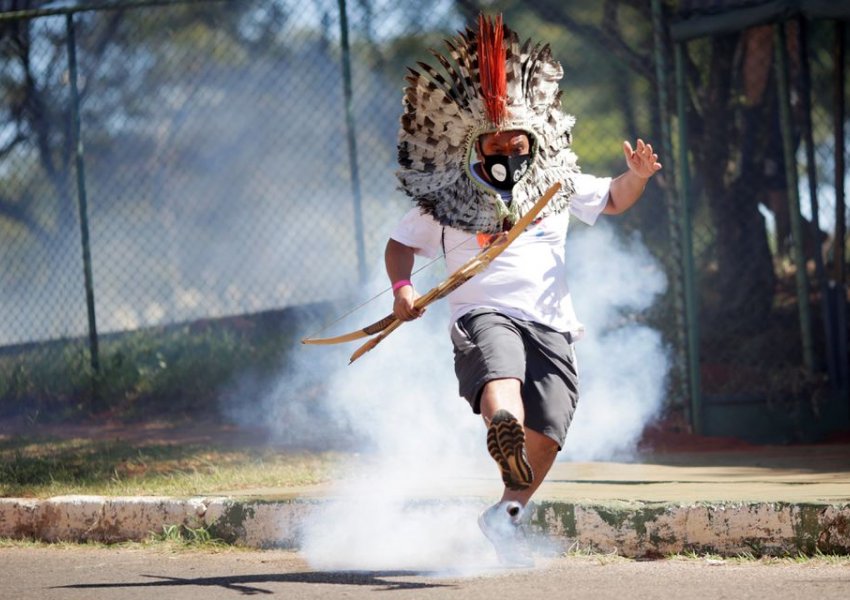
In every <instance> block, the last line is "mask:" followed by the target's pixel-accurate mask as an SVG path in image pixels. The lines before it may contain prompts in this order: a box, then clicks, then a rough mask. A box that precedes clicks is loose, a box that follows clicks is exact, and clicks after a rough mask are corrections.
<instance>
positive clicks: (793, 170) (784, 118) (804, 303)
mask: <svg viewBox="0 0 850 600" xmlns="http://www.w3.org/2000/svg"><path fill="white" fill-rule="evenodd" d="M773 31H774V45H775V46H776V61H775V64H776V84H777V91H778V93H779V118H780V129H781V130H782V149H783V154H784V156H785V182H786V187H787V188H788V190H787V193H788V210H789V212H790V217H791V237H792V238H793V242H794V264H795V266H796V271H797V272H796V278H795V279H796V283H797V307H798V311H797V312H798V313H799V316H800V335H801V337H802V342H803V365H804V366H805V368H806V371H807V372H808V373H814V371H815V352H814V348H815V343H814V338H813V337H812V319H811V311H810V309H809V281H808V280H809V278H808V275H807V273H806V257H805V255H804V254H803V224H802V216H801V215H800V194H799V190H798V183H797V160H796V157H795V156H794V147H793V145H792V141H791V138H792V137H793V136H792V129H793V124H792V122H791V100H790V95H789V90H790V86H789V82H788V46H787V44H786V36H785V23H777V24H776V25H774V29H773Z"/></svg>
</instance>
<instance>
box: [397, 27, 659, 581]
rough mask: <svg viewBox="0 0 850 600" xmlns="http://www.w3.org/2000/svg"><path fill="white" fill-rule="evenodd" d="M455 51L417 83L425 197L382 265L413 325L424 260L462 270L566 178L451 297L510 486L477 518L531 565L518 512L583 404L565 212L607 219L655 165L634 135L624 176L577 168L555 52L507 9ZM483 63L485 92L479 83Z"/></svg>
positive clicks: (416, 145)
mask: <svg viewBox="0 0 850 600" xmlns="http://www.w3.org/2000/svg"><path fill="white" fill-rule="evenodd" d="M448 45H449V48H450V51H451V52H450V58H451V59H452V60H453V61H454V64H452V63H451V62H450V61H449V60H448V59H445V60H440V62H441V64H442V65H443V67H444V68H445V69H446V70H447V72H448V78H446V77H445V76H443V75H441V74H437V73H436V71H434V70H432V69H429V68H428V67H427V65H423V64H421V63H420V66H421V67H422V69H423V71H424V73H425V75H423V74H421V73H420V72H418V71H413V70H411V72H412V74H413V75H412V76H411V77H408V82H409V83H410V86H409V87H408V88H407V90H406V94H405V107H406V111H405V115H404V116H403V117H402V130H401V132H400V135H399V161H400V163H401V166H402V169H401V170H400V171H399V174H398V175H399V179H400V180H401V182H402V188H403V189H405V191H407V192H408V193H409V194H410V195H411V196H413V197H414V198H415V200H416V201H417V204H418V207H416V208H413V209H411V210H410V211H409V212H408V213H407V214H406V215H405V216H404V218H403V219H402V221H401V222H400V223H399V225H398V226H397V227H396V229H395V230H394V231H393V232H392V234H391V237H390V240H389V241H388V243H387V247H386V253H385V261H386V268H387V274H388V275H389V278H390V280H391V282H392V287H393V292H394V296H395V300H394V305H393V312H394V314H395V315H396V317H398V318H399V319H400V320H404V321H408V320H411V319H415V318H417V317H419V316H421V314H422V311H419V310H417V309H416V308H415V306H414V302H415V300H416V298H417V297H418V295H417V293H416V291H415V290H414V288H413V285H412V284H411V282H410V274H411V269H412V267H413V262H414V255H415V254H422V255H425V256H436V255H438V254H440V253H443V254H444V255H445V258H446V262H447V267H448V270H449V271H450V272H451V271H454V270H455V269H457V268H458V267H459V266H461V265H462V264H464V263H465V262H466V261H467V260H468V259H469V258H470V257H472V256H474V255H475V254H477V253H478V252H480V251H481V248H482V247H484V246H486V245H487V244H488V243H491V242H492V241H493V240H494V239H495V238H498V236H499V234H500V232H502V231H505V230H507V229H508V228H509V227H510V226H511V225H512V223H513V222H515V221H516V219H517V218H518V217H519V216H520V215H521V214H524V213H525V212H526V211H527V210H528V208H529V206H530V205H531V204H533V202H534V200H536V198H537V197H539V196H540V195H542V193H541V190H542V189H544V188H545V187H548V185H550V184H551V183H553V182H555V181H559V182H562V184H563V191H562V192H561V193H560V194H559V195H556V197H555V198H554V199H553V201H551V202H550V205H549V206H547V208H546V210H544V211H543V212H542V213H541V215H542V216H541V218H539V219H538V220H537V221H535V223H533V224H532V225H531V226H530V227H529V228H528V229H527V230H526V231H525V232H523V233H522V234H521V235H520V236H519V237H518V238H517V239H516V240H515V241H514V242H513V243H512V244H511V245H510V246H508V247H507V248H506V249H505V250H504V251H503V252H502V254H500V255H499V257H498V258H496V259H495V260H494V261H493V262H492V263H491V264H490V266H489V267H488V268H487V269H486V270H485V271H484V272H483V273H481V274H479V275H477V276H475V277H474V278H472V279H471V280H469V281H468V282H466V283H465V284H464V285H462V286H461V287H460V288H458V289H457V290H455V291H454V292H452V293H451V294H450V295H449V297H448V299H449V303H450V307H451V311H452V317H451V320H452V327H451V339H452V343H453V345H454V354H455V372H456V374H457V377H458V381H459V388H460V394H461V395H462V396H463V397H464V398H465V399H466V400H467V401H468V402H469V404H470V406H471V408H472V410H473V412H475V413H476V414H479V413H480V414H481V415H482V417H483V418H484V422H485V424H486V425H487V427H488V431H487V449H488V451H489V452H490V454H491V456H492V457H493V459H494V460H495V461H496V463H497V464H498V466H499V469H500V471H501V475H502V480H503V482H504V484H505V489H504V493H503V494H502V498H501V501H500V502H499V503H497V504H495V505H494V506H492V507H491V508H489V509H488V510H486V511H485V512H484V513H482V515H481V517H480V518H479V525H480V526H481V529H482V531H483V532H484V533H485V535H486V536H487V537H488V538H489V539H490V541H491V542H492V543H493V544H494V546H495V548H496V551H497V554H498V555H499V558H500V559H501V560H502V562H503V563H505V564H510V565H520V566H522V565H530V564H533V562H532V560H531V556H530V553H529V552H528V549H527V547H526V546H525V545H524V544H523V537H522V535H521V531H520V528H519V524H520V520H521V518H522V511H523V508H524V507H525V506H526V505H527V503H528V501H529V500H530V498H531V497H532V495H533V494H534V492H535V491H536V490H537V488H538V487H539V486H540V484H541V483H542V481H543V479H544V478H545V476H546V474H547V473H548V471H549V469H550V468H551V466H552V464H553V462H554V460H555V457H556V455H557V453H558V451H559V450H560V449H561V447H562V446H563V444H564V440H565V438H566V433H567V429H568V427H569V424H570V421H571V420H572V416H573V412H574V410H575V407H576V403H577V401H578V375H577V372H576V367H575V359H574V354H573V347H572V344H573V342H574V341H575V340H576V339H577V338H578V337H579V336H580V335H581V334H582V332H583V330H582V327H581V324H580V323H579V322H578V320H577V319H576V316H575V312H574V310H573V307H572V302H571V299H570V294H569V289H568V287H567V282H566V268H565V260H564V259H565V243H566V234H567V227H568V224H569V217H570V214H573V215H575V216H577V217H578V218H579V219H581V220H582V221H584V222H586V223H588V224H590V225H592V224H593V223H594V222H595V220H596V218H597V217H598V215H599V214H600V213H604V214H618V213H621V212H623V211H625V210H627V209H629V208H630V207H631V206H632V205H633V204H634V203H635V202H636V201H637V200H638V198H639V197H640V196H641V194H642V193H643V190H644V187H645V186H646V182H647V181H648V179H649V178H650V177H651V176H652V175H653V174H654V173H656V172H657V171H658V170H659V169H660V168H661V165H660V164H659V163H658V160H657V159H658V157H657V155H656V154H654V153H653V151H652V147H651V146H650V145H649V144H645V143H644V142H643V141H642V140H638V141H637V145H636V147H635V148H634V149H632V146H631V144H630V143H629V142H624V144H623V149H624V153H625V156H626V162H627V165H628V170H626V171H625V172H624V173H623V174H622V175H620V176H619V177H617V178H615V179H613V180H612V179H610V178H596V177H592V176H588V175H582V174H580V173H579V172H578V169H577V167H576V165H575V156H574V155H573V154H572V152H571V151H570V150H569V142H570V137H569V131H570V127H571V125H572V119H571V118H569V117H567V116H566V115H564V114H563V113H561V112H560V109H559V107H560V100H559V94H558V91H557V85H554V86H553V85H552V83H553V82H557V80H559V79H560V78H561V76H562V73H563V71H562V70H561V68H560V65H559V64H558V63H556V62H555V61H553V60H552V59H551V56H549V54H548V49H547V48H544V49H543V50H540V48H539V47H537V48H535V50H536V51H537V52H536V53H535V52H534V51H532V52H528V48H529V47H530V45H529V44H526V45H525V47H524V48H523V49H522V50H520V49H519V43H518V40H517V38H516V34H514V33H513V32H512V31H511V30H510V29H508V28H507V27H504V26H503V25H502V23H501V20H500V19H497V20H496V21H495V23H494V22H491V21H490V20H488V19H485V18H483V17H482V18H479V29H478V32H477V35H476V33H475V32H472V31H469V30H468V31H467V33H466V35H463V36H461V37H460V38H459V39H457V40H456V41H454V42H453V43H452V42H449V43H448ZM439 59H440V56H439V55H438V60H439ZM476 70H477V71H478V73H477V75H478V77H479V78H480V86H475V85H470V80H471V79H472V78H473V77H474V75H475V73H476ZM426 75H427V76H426ZM460 90H465V91H464V92H463V93H461V92H460ZM476 108H477V110H476ZM473 155H474V157H475V160H473V159H472V156H473Z"/></svg>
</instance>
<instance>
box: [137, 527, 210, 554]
mask: <svg viewBox="0 0 850 600" xmlns="http://www.w3.org/2000/svg"><path fill="white" fill-rule="evenodd" d="M151 541H153V542H167V543H169V544H176V545H178V546H185V547H189V548H205V549H210V548H212V549H215V548H219V547H222V546H225V545H226V544H225V542H224V540H221V539H218V538H216V537H213V535H212V534H211V533H210V532H209V531H208V530H207V529H206V528H204V527H198V528H197V529H193V528H191V527H187V526H186V525H164V526H163V528H162V532H161V533H159V534H151Z"/></svg>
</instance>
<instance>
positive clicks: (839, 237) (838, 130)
mask: <svg viewBox="0 0 850 600" xmlns="http://www.w3.org/2000/svg"><path fill="white" fill-rule="evenodd" d="M846 28H847V23H846V22H844V21H836V22H835V48H834V52H833V63H834V67H833V68H834V71H835V75H834V76H835V84H834V97H833V105H834V106H833V119H834V123H835V154H834V157H835V289H834V297H835V321H836V326H835V330H836V331H837V332H838V334H837V335H838V338H837V340H836V341H837V347H836V354H837V358H836V360H837V362H838V381H839V390H840V393H841V395H842V396H843V397H844V399H845V401H848V402H850V393H848V391H850V390H848V387H849V386H848V384H850V381H848V365H850V360H848V351H847V269H846V263H845V261H846V260H847V258H846V251H845V248H846V245H845V244H846V239H847V221H846V219H847V217H846V215H847V203H846V199H845V192H846V190H845V189H844V173H845V160H844V152H845V150H846V144H845V138H844V132H845V128H844V119H845V115H846V110H845V109H846V105H845V103H846V100H845V93H846V89H845V88H846V77H845V68H846V62H847V53H846V49H845V47H844V46H845V43H846ZM848 407H850V405H848Z"/></svg>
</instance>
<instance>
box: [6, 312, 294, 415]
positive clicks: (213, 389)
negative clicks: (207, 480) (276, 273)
mask: <svg viewBox="0 0 850 600" xmlns="http://www.w3.org/2000/svg"><path fill="white" fill-rule="evenodd" d="M260 329H261V328H260V326H259V325H253V324H251V321H250V320H249V319H248V318H245V319H243V320H242V322H241V323H240V324H232V325H228V324H226V323H223V322H218V323H215V324H214V323H212V322H205V323H204V324H200V325H193V326H189V325H184V326H178V327H170V328H157V329H149V330H140V331H135V332H130V333H124V334H120V335H114V336H110V337H107V338H106V339H104V340H102V341H101V344H100V372H99V374H98V375H95V374H94V371H93V370H92V366H91V364H90V358H89V352H88V346H87V344H85V343H84V342H83V341H82V340H73V341H66V342H50V343H45V344H43V345H39V346H35V347H30V348H28V349H26V350H23V351H20V352H18V353H14V354H6V355H3V356H0V417H9V416H24V417H26V418H27V419H29V420H31V421H39V422H55V421H64V420H68V419H74V418H79V417H84V416H86V415H88V414H89V413H91V412H104V411H109V412H110V413H112V414H113V415H114V416H117V417H119V418H123V419H133V418H137V417H141V416H143V415H145V414H146V413H147V414H150V413H154V414H164V415H167V414H174V413H187V412H190V411H192V410H193V409H198V408H204V409H205V411H206V412H207V413H208V412H209V409H210V402H211V401H212V400H214V399H215V398H217V397H218V394H219V393H220V391H221V390H222V389H223V388H224V387H226V386H227V385H228V384H230V383H231V382H232V381H233V380H234V379H235V378H236V377H237V376H238V375H240V374H243V373H246V372H251V373H255V374H258V375H259V376H264V375H267V374H270V373H271V372H272V371H273V368H274V366H275V365H278V364H280V361H281V359H282V357H283V355H284V353H285V349H286V348H288V347H289V346H290V345H291V343H292V339H291V337H290V335H289V334H286V333H277V334H269V333H264V332H262V331H260Z"/></svg>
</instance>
